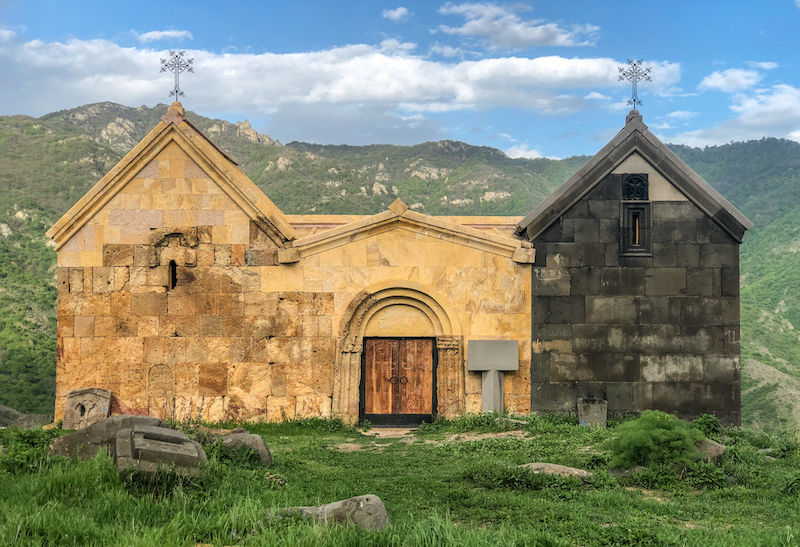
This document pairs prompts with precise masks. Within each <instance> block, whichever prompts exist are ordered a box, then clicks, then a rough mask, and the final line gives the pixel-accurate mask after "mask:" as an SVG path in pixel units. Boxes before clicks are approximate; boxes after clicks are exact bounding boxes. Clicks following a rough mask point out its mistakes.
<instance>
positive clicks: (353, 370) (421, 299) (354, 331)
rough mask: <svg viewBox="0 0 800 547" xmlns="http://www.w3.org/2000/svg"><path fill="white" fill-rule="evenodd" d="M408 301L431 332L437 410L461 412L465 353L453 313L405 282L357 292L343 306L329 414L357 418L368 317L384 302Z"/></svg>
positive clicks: (406, 302)
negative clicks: (427, 321) (428, 323)
mask: <svg viewBox="0 0 800 547" xmlns="http://www.w3.org/2000/svg"><path fill="white" fill-rule="evenodd" d="M393 305H405V306H411V307H414V308H416V309H418V310H420V311H421V312H422V313H424V314H425V315H427V317H428V319H430V321H431V324H432V325H433V327H434V331H435V333H436V351H437V353H438V366H437V379H436V392H437V398H438V408H437V412H438V414H440V415H442V416H445V417H453V416H457V415H459V414H463V413H464V408H465V406H464V401H465V386H464V352H463V339H462V336H461V327H460V324H459V322H458V318H457V317H456V316H455V315H454V314H453V313H451V312H449V311H448V310H447V309H445V308H444V307H443V306H442V305H441V304H440V303H439V302H438V301H437V300H435V299H434V298H432V297H431V296H430V295H428V294H426V293H424V292H422V291H421V290H418V289H416V288H409V287H392V288H387V289H382V290H378V291H376V292H373V293H370V292H368V291H363V292H362V293H360V294H359V295H358V296H356V297H355V298H354V299H353V300H352V302H351V303H350V305H349V306H348V308H347V310H346V311H345V314H344V318H343V320H342V324H341V326H340V329H339V332H340V333H341V336H339V338H338V339H337V341H336V363H335V365H334V371H333V408H332V410H333V414H334V415H335V416H339V417H341V418H342V419H344V420H347V421H350V422H354V421H356V420H357V419H358V406H359V397H360V392H359V386H360V384H361V354H362V353H363V351H364V332H365V330H366V327H367V323H369V320H370V318H371V317H372V316H373V315H374V314H375V313H377V312H379V311H380V310H382V309H384V308H386V307H387V306H393Z"/></svg>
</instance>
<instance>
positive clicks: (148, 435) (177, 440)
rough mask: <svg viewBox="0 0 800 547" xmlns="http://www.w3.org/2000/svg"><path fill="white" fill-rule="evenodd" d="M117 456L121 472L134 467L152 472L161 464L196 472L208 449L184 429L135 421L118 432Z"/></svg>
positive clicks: (177, 471) (167, 467) (179, 470)
mask: <svg viewBox="0 0 800 547" xmlns="http://www.w3.org/2000/svg"><path fill="white" fill-rule="evenodd" d="M114 459H115V461H116V464H117V471H119V473H120V474H122V473H124V472H126V470H129V469H135V470H137V471H140V472H142V473H144V474H145V475H148V476H153V475H155V473H156V471H158V469H159V468H162V469H171V470H174V471H175V472H176V473H179V474H181V475H188V476H197V473H198V470H197V465H198V464H199V463H201V462H204V461H206V453H205V451H203V447H202V445H201V444H200V443H198V442H197V441H193V440H191V439H190V438H189V437H187V436H186V434H185V433H183V432H182V431H176V430H175V429H170V428H168V427H158V426H149V425H135V426H133V427H132V428H130V429H120V430H119V431H118V432H117V435H116V444H115V448H114Z"/></svg>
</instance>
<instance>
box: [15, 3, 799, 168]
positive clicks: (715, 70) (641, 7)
mask: <svg viewBox="0 0 800 547" xmlns="http://www.w3.org/2000/svg"><path fill="white" fill-rule="evenodd" d="M798 31H800V0H780V1H779V0H762V1H755V0H748V1H744V0H727V1H715V0H707V1H704V0H694V1H688V0H672V1H670V2H665V1H659V2H650V1H643V0H639V1H638V2H634V1H622V0H621V1H615V0H608V1H603V2H601V1H599V0H591V1H590V0H583V1H578V0H560V1H554V0H547V1H544V0H540V1H538V2H512V3H501V2H435V1H402V0H401V1H397V2H383V1H369V2H367V1H348V2H337V1H331V0H329V1H316V0H313V1H312V0H299V1H292V2H285V1H283V2H272V1H269V2H266V1H265V2H255V1H236V0H229V1H228V2H225V3H224V4H223V3H222V2H205V1H198V0H195V1H191V2H189V1H181V0H172V1H170V2H163V1H158V2H153V1H150V0H138V1H136V2H130V1H126V2H117V1H112V0H105V1H94V0H74V1H67V0H60V1H53V0H0V115H11V114H27V115H32V116H41V115H43V114H46V113H48V112H53V111H56V110H60V109H66V108H74V107H76V106H80V105H84V104H87V103H92V102H99V101H114V102H118V103H122V104H125V105H128V106H138V105H141V104H144V105H148V106H153V105H155V104H157V103H159V102H161V103H168V102H170V101H171V99H170V97H169V96H168V93H169V91H170V89H171V87H172V78H171V75H169V74H162V73H160V72H159V69H160V62H159V60H160V58H162V57H166V56H167V55H168V51H169V50H170V49H173V50H185V51H186V57H187V58H193V59H194V67H195V73H193V74H185V75H184V76H183V77H182V79H181V88H182V89H183V90H184V91H185V93H186V96H185V97H184V98H183V99H182V101H183V104H184V106H185V107H186V108H188V109H191V110H194V111H195V112H197V113H199V114H202V115H205V116H210V117H219V118H224V119H228V120H230V121H238V120H243V119H248V120H249V121H250V122H251V124H252V125H253V127H255V128H256V129H258V130H259V131H260V132H263V133H268V134H269V135H270V136H272V137H273V138H277V139H279V140H280V141H281V142H284V143H285V142H289V141H292V140H301V141H308V142H317V143H323V144H354V145H361V144H371V143H392V144H414V143H418V142H423V141H426V140H439V139H454V140H461V141H464V142H468V143H470V144H477V145H488V146H492V147H495V148H499V149H501V150H504V151H506V153H507V154H509V155H510V156H515V157H540V156H545V157H567V156H571V155H576V154H593V153H595V152H596V151H597V150H598V149H599V148H601V147H602V146H603V145H604V144H605V142H606V141H607V140H609V139H610V138H611V137H612V136H613V135H614V134H615V133H616V132H617V131H618V130H619V129H620V128H621V127H622V125H623V124H624V119H625V114H626V113H627V112H628V110H629V109H630V106H628V105H627V104H626V101H627V99H629V98H630V84H628V83H627V82H620V81H618V67H619V66H624V65H625V64H626V60H627V59H629V58H631V59H644V65H645V66H649V67H652V78H653V81H652V82H645V83H642V84H641V85H640V92H639V97H640V99H641V100H642V101H643V103H644V104H643V105H642V106H641V107H639V110H640V112H641V113H642V114H643V116H644V121H645V123H647V124H648V125H649V126H650V128H651V130H653V131H654V132H655V133H656V134H657V135H658V136H659V137H660V138H662V139H663V140H664V141H665V142H675V143H683V144H688V145H692V146H709V145H716V144H724V143H727V142H730V141H742V140H750V139H758V138H761V137H764V136H769V137H782V138H790V139H794V140H800V71H799V70H798V69H800V63H799V62H798V61H797V59H796V58H797V52H798V51H800V47H798V46H800V32H798Z"/></svg>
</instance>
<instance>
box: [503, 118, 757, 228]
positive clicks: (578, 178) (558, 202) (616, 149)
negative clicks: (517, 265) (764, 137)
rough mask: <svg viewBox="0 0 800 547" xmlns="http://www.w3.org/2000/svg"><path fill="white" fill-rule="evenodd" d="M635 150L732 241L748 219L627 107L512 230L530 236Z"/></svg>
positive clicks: (548, 223)
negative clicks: (609, 133)
mask: <svg viewBox="0 0 800 547" xmlns="http://www.w3.org/2000/svg"><path fill="white" fill-rule="evenodd" d="M634 153H638V154H639V155H640V156H641V157H642V158H644V159H645V160H646V161H647V162H649V163H650V164H651V165H652V166H653V168H654V169H656V170H657V171H658V172H659V173H661V175H663V176H664V178H666V179H667V180H668V181H669V182H670V183H671V184H672V185H673V186H675V188H677V189H678V190H679V191H680V192H681V193H683V194H684V195H685V196H686V197H687V198H688V199H689V200H690V201H692V202H693V203H694V204H695V205H697V206H698V207H699V208H700V209H701V210H702V211H704V212H705V213H706V214H707V215H708V216H709V217H711V218H712V219H714V221H715V222H716V223H717V224H719V225H720V226H721V227H722V228H723V229H724V230H725V231H726V232H728V233H729V234H730V235H731V237H733V238H734V239H735V240H736V241H738V242H740V243H741V241H742V237H743V236H744V233H745V231H746V230H748V229H749V228H751V227H752V226H753V223H752V222H751V221H750V220H749V219H748V218H747V217H746V216H744V215H743V214H742V213H741V212H740V211H739V210H738V209H736V207H734V206H733V205H731V204H730V203H729V202H728V200H726V199H725V198H724V197H722V195H721V194H720V193H719V192H717V191H716V190H714V188H712V187H711V185H710V184H708V183H707V182H706V181H705V180H703V178H702V177H701V176H700V175H698V174H697V173H695V172H694V171H693V170H692V168H691V167H689V166H688V165H686V163H685V162H684V161H683V160H682V159H680V158H679V157H678V156H677V155H676V154H675V153H674V152H673V151H672V150H670V149H669V148H667V146H666V145H665V144H664V143H663V142H661V141H660V140H659V139H658V138H657V137H656V136H655V135H653V134H652V133H651V132H650V131H649V130H648V128H647V126H646V125H645V124H644V122H642V116H641V115H639V112H637V111H636V110H631V112H630V113H629V114H628V117H627V118H626V123H625V127H624V128H623V129H622V131H620V132H619V133H618V134H617V136H616V137H614V138H613V139H612V140H611V142H609V143H608V144H607V145H606V146H605V147H603V149H602V150H600V151H599V152H598V153H597V154H595V156H594V157H593V158H592V159H590V160H589V161H588V162H586V164H585V165H584V166H583V167H581V168H580V169H578V172H577V173H575V174H574V175H573V176H572V177H570V178H569V179H568V180H567V181H566V182H565V183H564V184H562V185H561V186H560V187H559V188H558V189H557V190H556V191H555V192H553V193H552V194H551V195H550V196H549V197H548V198H547V199H545V200H544V201H543V202H542V203H541V204H539V206H538V207H536V208H535V209H534V210H533V211H531V212H530V213H528V215H527V216H526V217H525V218H523V219H522V220H521V221H520V222H519V224H517V228H516V230H515V231H514V233H515V234H517V235H524V236H525V237H526V238H527V239H528V240H530V241H533V240H534V239H536V238H537V237H539V235H541V234H542V232H544V231H545V230H546V229H547V228H549V227H550V226H551V225H552V224H553V223H554V222H555V221H556V220H558V219H559V218H560V217H561V216H562V215H563V214H564V213H566V212H567V211H568V210H569V209H570V208H571V207H572V206H573V205H575V204H576V203H577V202H578V201H579V200H580V199H582V198H583V197H584V196H585V195H586V194H587V193H589V191H591V189H592V188H594V187H595V186H596V185H597V184H599V183H600V181H602V180H603V179H604V178H605V177H606V175H608V174H609V173H611V172H612V171H613V170H614V169H615V168H616V167H617V166H619V165H620V164H621V163H622V162H623V161H625V160H626V159H627V158H628V157H629V156H631V155H632V154H634Z"/></svg>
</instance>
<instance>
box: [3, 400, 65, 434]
mask: <svg viewBox="0 0 800 547" xmlns="http://www.w3.org/2000/svg"><path fill="white" fill-rule="evenodd" d="M52 421H53V417H52V416H50V415H48V414H23V413H22V412H18V411H16V410H14V409H13V408H10V407H7V406H3V405H0V427H21V428H23V429H33V428H34V427H38V426H40V425H45V424H49V423H50V422H52Z"/></svg>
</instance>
